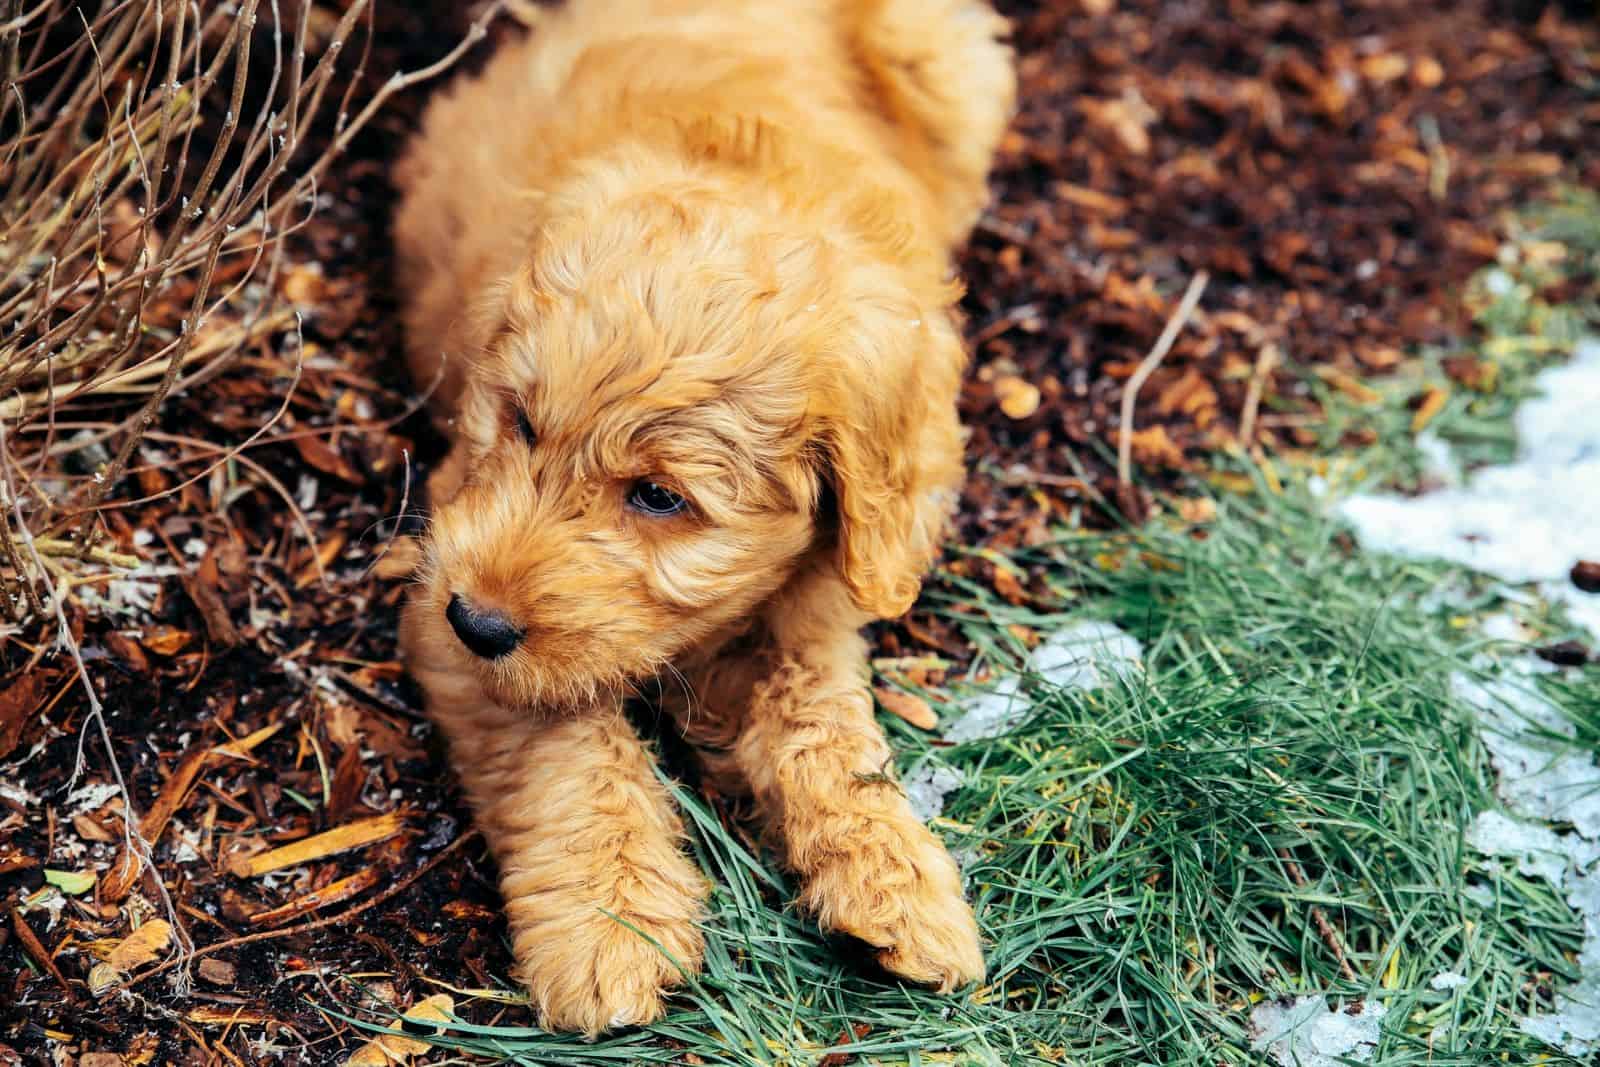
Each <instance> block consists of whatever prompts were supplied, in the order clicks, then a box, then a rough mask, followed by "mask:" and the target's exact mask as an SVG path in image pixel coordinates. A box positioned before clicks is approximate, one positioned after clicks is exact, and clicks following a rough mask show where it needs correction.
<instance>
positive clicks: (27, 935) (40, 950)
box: [11, 908, 78, 1004]
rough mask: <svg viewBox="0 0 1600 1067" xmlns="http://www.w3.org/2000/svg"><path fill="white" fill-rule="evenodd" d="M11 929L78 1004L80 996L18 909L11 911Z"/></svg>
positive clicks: (73, 1001)
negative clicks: (73, 989)
mask: <svg viewBox="0 0 1600 1067" xmlns="http://www.w3.org/2000/svg"><path fill="white" fill-rule="evenodd" d="M11 928H12V929H13V930H15V931H16V932H17V939H18V940H19V941H21V942H22V947H23V948H24V949H26V950H27V952H28V955H30V956H32V957H33V960H34V962H35V963H37V964H38V965H39V966H41V967H43V968H44V969H45V970H47V971H49V972H50V977H51V978H54V979H55V980H56V982H57V984H59V985H60V986H61V989H62V991H63V992H65V993H66V994H67V999H68V1000H70V1001H72V1003H74V1004H76V1003H78V994H76V993H74V992H73V991H72V987H71V986H70V985H68V984H67V977H66V975H64V974H62V973H61V968H60V967H57V966H56V961H55V960H53V959H51V957H50V951H49V950H48V949H46V948H45V947H44V942H42V941H40V940H39V935H38V934H36V933H34V932H33V927H31V926H29V925H28V920H26V919H24V918H23V917H22V913H21V912H20V911H18V910H17V909H16V908H12V909H11Z"/></svg>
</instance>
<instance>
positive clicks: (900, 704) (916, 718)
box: [872, 686, 939, 730]
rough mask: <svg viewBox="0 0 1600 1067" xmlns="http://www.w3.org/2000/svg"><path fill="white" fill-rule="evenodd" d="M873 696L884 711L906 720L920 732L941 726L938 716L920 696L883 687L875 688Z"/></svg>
mask: <svg viewBox="0 0 1600 1067" xmlns="http://www.w3.org/2000/svg"><path fill="white" fill-rule="evenodd" d="M872 695H873V696H875V697H877V698H878V703H879V704H881V705H882V706H883V710H884V711H887V712H888V713H889V714H890V715H895V716H898V717H899V718H902V719H904V720H905V721H906V722H908V723H910V724H911V725H912V726H915V727H916V728H917V729H919V730H933V729H937V728H938V726H939V716H938V714H937V713H936V712H935V711H934V710H933V709H932V708H930V707H929V706H928V702H927V701H926V700H923V699H922V698H921V697H919V696H916V695H914V694H912V693H905V692H901V691H900V690H898V689H885V688H883V687H881V686H875V687H873V690H872Z"/></svg>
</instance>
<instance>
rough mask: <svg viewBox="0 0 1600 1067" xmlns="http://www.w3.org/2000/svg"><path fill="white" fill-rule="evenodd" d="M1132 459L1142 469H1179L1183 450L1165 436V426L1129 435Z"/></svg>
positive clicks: (1137, 431) (1181, 464) (1181, 463)
mask: <svg viewBox="0 0 1600 1067" xmlns="http://www.w3.org/2000/svg"><path fill="white" fill-rule="evenodd" d="M1129 436H1130V439H1131V442H1132V445H1133V458H1134V459H1135V460H1136V461H1138V463H1139V465H1140V466H1142V467H1181V466H1183V450H1182V449H1181V448H1179V447H1178V446H1177V444H1175V443H1174V442H1173V440H1172V438H1171V437H1170V436H1168V435H1167V428H1166V427H1165V426H1152V427H1150V428H1149V429H1147V430H1136V431H1134V432H1133V433H1132V434H1130V435H1129Z"/></svg>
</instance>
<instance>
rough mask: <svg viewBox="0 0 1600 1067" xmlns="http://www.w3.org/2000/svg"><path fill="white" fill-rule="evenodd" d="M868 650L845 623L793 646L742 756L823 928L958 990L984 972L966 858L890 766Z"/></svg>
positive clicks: (757, 701)
mask: <svg viewBox="0 0 1600 1067" xmlns="http://www.w3.org/2000/svg"><path fill="white" fill-rule="evenodd" d="M864 660H865V649H864V646H863V644H862V642H861V639H860V637H859V636H857V635H856V634H855V633H847V634H839V635H837V636H836V637H835V638H833V639H832V640H831V641H828V642H825V643H820V644H818V643H811V644H808V645H807V646H806V647H805V648H803V649H801V650H798V651H792V652H789V653H787V654H785V655H784V656H783V658H782V659H781V661H780V663H779V666H778V668H777V669H776V670H775V671H774V672H773V674H772V675H771V676H770V677H769V678H768V679H766V680H765V681H763V682H762V683H760V684H759V685H757V686H756V688H755V691H754V693H753V694H752V698H751V704H750V710H749V718H748V719H747V724H746V727H745V729H744V732H743V734H742V735H741V736H740V738H739V741H738V745H737V748H736V758H737V759H738V761H739V763H740V766H741V769H742V770H743V772H744V774H745V775H746V776H747V778H748V779H749V781H750V786H751V789H752V791H753V792H754V793H755V795H756V798H757V800H758V801H759V802H760V803H761V805H762V806H763V807H764V808H765V813H766V815H767V817H768V819H769V821H770V823H771V825H772V828H773V829H774V830H775V831H776V832H777V836H778V837H779V838H780V839H781V842H782V845H783V848H784V852H785V856H786V858H787V861H788V863H789V866H790V867H791V868H792V869H793V870H794V871H795V872H796V873H797V874H799V875H800V878H801V880H802V882H803V886H804V888H803V891H802V896H801V900H802V902H803V903H804V904H805V905H806V907H807V908H809V909H810V910H811V911H813V912H815V913H816V915H817V920H818V922H819V923H820V924H821V925H822V926H823V928H824V929H833V930H840V931H843V932H844V933H847V934H850V935H852V936H854V937H857V938H860V939H861V940H862V941H865V942H866V943H867V944H869V945H872V946H873V947H874V948H876V949H877V950H878V953H877V954H878V961H879V962H880V963H881V964H883V966H884V967H885V968H887V969H888V970H890V971H893V972H895V973H896V974H899V975H902V976H904V977H906V978H909V979H911V980H912V981H915V982H920V983H924V984H926V985H931V986H936V987H937V988H938V989H939V990H941V991H944V992H948V991H949V990H951V989H954V988H955V987H956V986H959V985H963V984H965V983H967V982H970V981H975V980H977V979H979V978H982V977H983V953H982V950H981V949H980V947H979V944H978V927H977V923H976V922H975V921H974V919H973V916H972V909H971V907H969V906H968V904H967V902H966V900H965V899H964V898H963V897H962V894H961V876H960V873H959V872H958V870H957V868H956V865H955V861H954V860H952V859H951V858H950V854H949V853H948V852H946V851H945V848H944V846H943V845H942V844H941V843H940V842H939V841H938V839H937V838H935V837H934V836H933V834H932V833H931V832H929V830H928V828H927V827H926V826H924V825H923V824H922V822H921V821H920V820H919V819H918V818H917V817H916V816H915V815H914V814H913V813H912V811H911V807H910V804H909V803H908V802H907V801H906V797H905V794H904V793H902V792H901V791H900V788H899V787H898V785H896V784H895V782H894V780H893V779H892V778H891V777H889V774H890V772H891V770H892V768H891V766H890V759H891V755H890V751H889V745H888V742H887V741H886V740H885V739H884V736H883V732H882V731H881V730H880V729H879V728H878V724H877V722H876V721H875V720H874V719H873V717H872V698H871V695H870V693H869V691H868V689H867V684H866V663H865V662H864Z"/></svg>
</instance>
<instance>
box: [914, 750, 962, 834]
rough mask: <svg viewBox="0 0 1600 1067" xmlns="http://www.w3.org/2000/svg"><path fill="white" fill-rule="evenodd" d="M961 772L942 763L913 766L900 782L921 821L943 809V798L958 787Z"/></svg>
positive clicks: (930, 817)
mask: <svg viewBox="0 0 1600 1067" xmlns="http://www.w3.org/2000/svg"><path fill="white" fill-rule="evenodd" d="M962 783H963V779H962V777H961V772H960V771H957V770H955V769H954V768H952V767H946V766H945V765H944V764H942V763H933V762H931V761H930V762H926V763H923V764H922V765H920V766H918V767H916V768H914V769H913V770H912V771H911V773H910V774H908V775H906V776H905V779H904V780H903V781H902V782H901V783H900V785H901V788H902V789H904V790H905V794H906V799H907V800H909V801H910V802H911V810H912V812H913V813H914V814H915V815H916V816H917V818H919V819H921V820H922V821H923V822H927V821H928V820H929V819H932V818H934V817H935V816H937V815H938V814H939V813H940V812H942V811H944V798H945V797H947V796H949V795H950V794H951V793H954V792H955V791H956V790H957V789H960V788H961V786H962Z"/></svg>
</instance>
